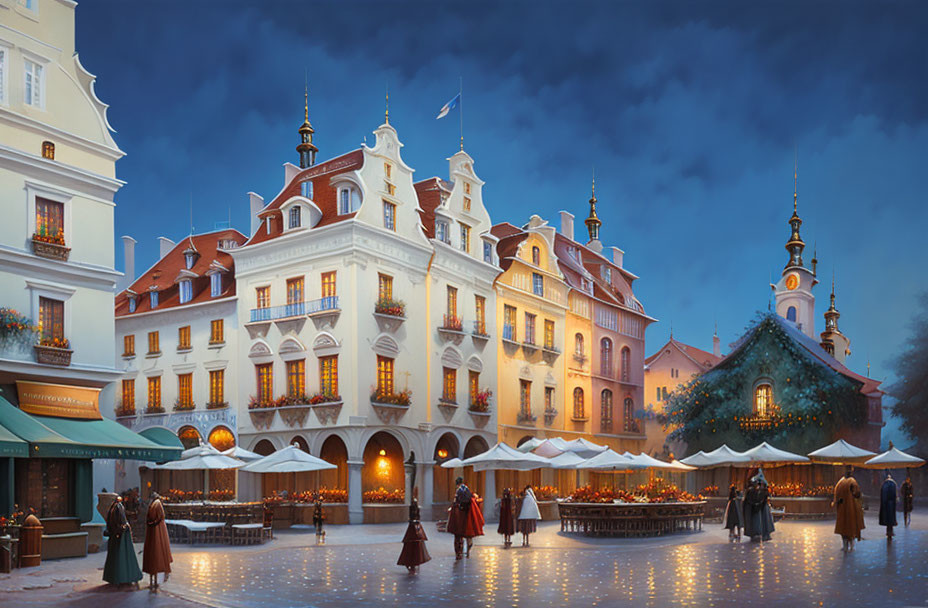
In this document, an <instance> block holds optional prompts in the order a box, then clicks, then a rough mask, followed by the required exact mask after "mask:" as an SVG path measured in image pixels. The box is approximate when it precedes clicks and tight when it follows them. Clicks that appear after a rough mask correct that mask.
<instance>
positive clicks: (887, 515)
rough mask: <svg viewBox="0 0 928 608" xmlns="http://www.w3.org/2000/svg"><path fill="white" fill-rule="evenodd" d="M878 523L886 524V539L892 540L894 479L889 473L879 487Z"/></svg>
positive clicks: (894, 513)
mask: <svg viewBox="0 0 928 608" xmlns="http://www.w3.org/2000/svg"><path fill="white" fill-rule="evenodd" d="M880 525H881V526H886V540H892V539H893V527H895V526H896V480H894V479H893V476H892V474H891V473H889V474H887V475H886V481H884V482H883V487H882V488H880Z"/></svg>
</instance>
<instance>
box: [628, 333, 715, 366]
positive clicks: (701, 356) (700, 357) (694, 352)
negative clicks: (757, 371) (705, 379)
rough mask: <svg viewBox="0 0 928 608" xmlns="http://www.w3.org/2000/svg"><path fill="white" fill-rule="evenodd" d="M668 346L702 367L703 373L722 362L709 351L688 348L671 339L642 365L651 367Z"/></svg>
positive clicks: (693, 347)
mask: <svg viewBox="0 0 928 608" xmlns="http://www.w3.org/2000/svg"><path fill="white" fill-rule="evenodd" d="M670 346H673V347H675V348H676V349H677V350H679V351H680V352H681V353H683V354H684V355H685V356H687V357H689V358H690V359H691V360H692V361H693V362H694V363H696V364H697V365H699V366H701V367H703V368H704V369H703V371H706V370H708V369H710V368H712V367H715V364H716V363H718V362H719V361H721V360H722V357H717V356H715V355H714V354H712V353H710V352H709V351H705V350H702V349H701V348H696V347H695V346H690V345H689V344H684V343H683V342H680V341H679V340H674V339H673V338H671V339H670V340H668V341H667V343H666V344H664V345H663V346H662V347H660V348H659V349H658V350H657V352H656V353H654V354H653V355H651V356H650V357H647V358H645V360H644V364H645V365H651V363H652V362H653V361H655V360H656V359H657V358H658V357H659V356H660V355H661V354H662V353H663V352H664V351H665V350H667V349H668V348H669V347H670Z"/></svg>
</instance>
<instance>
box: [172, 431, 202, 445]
mask: <svg viewBox="0 0 928 608" xmlns="http://www.w3.org/2000/svg"><path fill="white" fill-rule="evenodd" d="M177 438H178V439H180V442H181V443H182V444H184V449H185V450H189V449H190V448H195V447H197V446H198V445H200V439H201V438H200V431H198V430H196V429H195V428H194V427H192V426H182V427H180V428H179V429H178V430H177Z"/></svg>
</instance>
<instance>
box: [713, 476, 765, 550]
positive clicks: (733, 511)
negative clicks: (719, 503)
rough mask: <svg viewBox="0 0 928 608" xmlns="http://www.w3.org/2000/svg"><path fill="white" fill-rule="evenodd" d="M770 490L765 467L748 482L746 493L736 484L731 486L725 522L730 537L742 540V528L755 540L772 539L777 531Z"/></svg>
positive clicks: (745, 533) (723, 520) (723, 522)
mask: <svg viewBox="0 0 928 608" xmlns="http://www.w3.org/2000/svg"><path fill="white" fill-rule="evenodd" d="M769 498H770V491H769V489H768V484H767V479H766V478H765V477H764V472H763V471H758V472H757V475H755V476H753V477H752V478H751V480H750V481H749V482H748V487H747V489H746V491H745V493H744V496H742V495H741V492H740V491H739V490H738V487H737V486H736V485H735V484H732V485H731V487H730V488H729V489H728V503H727V504H726V505H725V517H724V518H723V519H722V525H723V526H724V527H725V528H726V529H727V530H728V538H729V540H739V541H740V540H741V532H742V530H743V531H744V535H745V536H747V537H748V538H750V539H751V540H752V541H760V542H764V541H768V540H770V535H771V534H773V531H774V526H773V513H772V512H771V511H770V502H769Z"/></svg>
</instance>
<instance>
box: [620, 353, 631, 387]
mask: <svg viewBox="0 0 928 608" xmlns="http://www.w3.org/2000/svg"><path fill="white" fill-rule="evenodd" d="M621 357H622V361H621V362H622V382H630V381H631V374H630V366H631V362H630V359H631V357H632V351H630V350H629V349H628V347H627V346H626V347H624V348H623V349H622V354H621Z"/></svg>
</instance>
